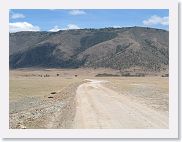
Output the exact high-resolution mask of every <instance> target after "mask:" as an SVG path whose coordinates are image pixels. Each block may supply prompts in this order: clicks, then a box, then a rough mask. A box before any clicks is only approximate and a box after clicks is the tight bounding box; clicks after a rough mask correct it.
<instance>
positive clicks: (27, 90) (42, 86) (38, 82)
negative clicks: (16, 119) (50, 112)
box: [10, 71, 81, 101]
mask: <svg viewBox="0 0 182 142" xmlns="http://www.w3.org/2000/svg"><path fill="white" fill-rule="evenodd" d="M31 74H33V76H31V75H30V73H29V72H23V73H22V74H21V72H20V71H15V72H14V71H12V72H11V73H10V101H17V100H19V99H22V98H23V97H43V96H45V95H48V94H50V93H51V92H54V91H56V92H60V91H61V90H62V89H64V88H66V87H68V86H69V85H71V84H73V83H76V82H79V81H80V80H81V79H80V78H76V77H73V76H72V77H56V73H54V76H51V77H40V76H38V75H39V74H46V73H45V72H39V73H35V72H33V73H31ZM26 75H27V77H26ZM34 75H36V76H34ZM52 75H53V73H52Z"/></svg>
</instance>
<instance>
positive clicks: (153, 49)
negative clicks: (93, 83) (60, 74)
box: [10, 27, 169, 71]
mask: <svg viewBox="0 0 182 142" xmlns="http://www.w3.org/2000/svg"><path fill="white" fill-rule="evenodd" d="M168 47H169V33H168V31H164V30H159V29H152V28H143V27H129V28H117V29H116V28H104V29H80V30H67V31H59V32H55V33H50V32H18V33H10V68H24V67H45V68H51V67H56V68H78V67H94V68H98V67H106V68H113V69H120V70H126V69H133V68H137V69H140V70H146V71H161V70H168V64H169V53H168V52H169V48H168Z"/></svg>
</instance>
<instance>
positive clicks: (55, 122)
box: [9, 69, 169, 129]
mask: <svg viewBox="0 0 182 142" xmlns="http://www.w3.org/2000/svg"><path fill="white" fill-rule="evenodd" d="M105 72H107V73H111V74H117V73H118V71H115V70H109V69H107V70H106V69H97V70H94V69H44V70H43V69H21V70H20V69H19V70H10V94H9V99H10V112H9V113H10V120H9V122H10V128H12V129H30V128H32V129H41V128H43V129H61V128H68V129H69V128H70V129H72V128H99V129H102V128H111V129H112V128H120V129H127V128H133V129H137V128H141V129H142V128H143V129H146V128H147V129H148V128H168V112H169V111H168V110H169V109H168V106H169V94H168V88H169V86H168V77H160V76H146V77H95V75H97V74H99V73H105ZM86 79H90V80H86Z"/></svg>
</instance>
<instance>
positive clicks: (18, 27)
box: [9, 22, 40, 33]
mask: <svg viewBox="0 0 182 142" xmlns="http://www.w3.org/2000/svg"><path fill="white" fill-rule="evenodd" d="M19 31H40V28H39V27H38V26H34V25H32V24H31V23H28V22H15V23H9V32H12V33H13V32H19Z"/></svg>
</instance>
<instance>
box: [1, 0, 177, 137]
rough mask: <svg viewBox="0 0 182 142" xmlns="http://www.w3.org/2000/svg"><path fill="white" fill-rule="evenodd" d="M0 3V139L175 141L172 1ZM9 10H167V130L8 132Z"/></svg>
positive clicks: (11, 0) (27, 0) (174, 8)
mask: <svg viewBox="0 0 182 142" xmlns="http://www.w3.org/2000/svg"><path fill="white" fill-rule="evenodd" d="M2 1H3V0H1V3H3V4H1V5H0V14H1V16H0V23H1V26H0V29H1V32H0V39H1V48H0V64H1V69H0V78H1V81H0V112H1V124H0V125H1V126H0V129H1V132H0V135H1V137H3V138H178V3H177V1H176V0H150V1H149V0H127V1H122V0H104V1H101V0H100V1H99V0H74V1H71V0H36V1H35V0H5V1H3V2H2ZM9 9H169V129H9Z"/></svg>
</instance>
